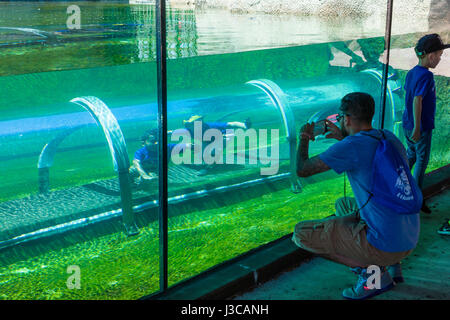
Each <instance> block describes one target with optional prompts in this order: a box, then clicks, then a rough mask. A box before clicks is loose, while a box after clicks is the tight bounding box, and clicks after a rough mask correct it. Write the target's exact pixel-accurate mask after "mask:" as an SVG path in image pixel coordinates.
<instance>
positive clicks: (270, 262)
mask: <svg viewBox="0 0 450 320" xmlns="http://www.w3.org/2000/svg"><path fill="white" fill-rule="evenodd" d="M424 185H425V186H424V191H423V194H424V198H425V199H427V198H430V197H432V196H433V195H435V194H437V193H439V192H441V191H442V190H444V189H447V188H448V187H449V186H450V165H447V166H445V167H442V168H439V169H437V170H435V171H433V172H430V173H428V174H427V175H426V176H425V181H424ZM291 237H292V234H288V235H286V236H284V237H282V238H280V239H278V240H275V241H273V242H270V243H268V244H266V245H263V246H261V247H258V248H256V249H253V250H251V251H249V252H247V253H245V254H243V255H241V256H238V257H236V258H234V259H231V260H228V261H226V262H224V263H222V264H220V265H217V266H214V267H213V268H211V269H208V270H207V271H205V272H203V273H201V274H199V275H197V276H195V277H193V278H190V279H187V280H185V281H182V282H180V283H178V284H176V285H174V286H172V287H170V288H169V289H168V290H167V291H165V292H162V293H157V294H154V295H150V296H146V297H143V298H142V299H155V300H206V299H208V300H218V299H231V298H233V297H234V296H236V295H239V294H242V293H244V292H246V291H249V290H251V289H253V288H254V287H256V286H258V285H260V284H262V283H264V282H266V281H268V280H271V279H273V278H274V277H276V276H277V275H278V274H280V273H281V272H286V271H288V270H290V269H293V268H296V267H297V266H299V265H300V264H301V263H303V262H305V261H306V260H308V259H310V258H312V257H313V256H314V255H312V254H311V253H309V252H307V251H304V250H302V249H299V248H298V247H297V246H296V245H295V244H294V243H293V242H292V241H291Z"/></svg>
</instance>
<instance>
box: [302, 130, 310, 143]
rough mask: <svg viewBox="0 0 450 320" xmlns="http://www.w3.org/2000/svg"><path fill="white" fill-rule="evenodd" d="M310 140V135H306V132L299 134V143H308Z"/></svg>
mask: <svg viewBox="0 0 450 320" xmlns="http://www.w3.org/2000/svg"><path fill="white" fill-rule="evenodd" d="M311 139H312V137H311V135H310V134H309V133H306V132H300V141H301V140H304V141H309V140H311Z"/></svg>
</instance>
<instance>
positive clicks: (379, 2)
mask: <svg viewBox="0 0 450 320" xmlns="http://www.w3.org/2000/svg"><path fill="white" fill-rule="evenodd" d="M431 1H434V2H436V1H444V2H447V1H448V0H396V1H394V14H396V15H401V16H415V15H426V16H428V12H429V10H430V2H431ZM169 2H170V3H171V4H173V5H177V4H183V5H192V6H195V7H200V8H222V9H228V10H230V11H232V12H235V13H250V12H263V13H268V14H276V15H278V14H300V15H318V16H323V17H336V16H338V17H340V16H358V17H367V16H371V15H374V14H381V15H384V14H385V12H386V7H387V0H169Z"/></svg>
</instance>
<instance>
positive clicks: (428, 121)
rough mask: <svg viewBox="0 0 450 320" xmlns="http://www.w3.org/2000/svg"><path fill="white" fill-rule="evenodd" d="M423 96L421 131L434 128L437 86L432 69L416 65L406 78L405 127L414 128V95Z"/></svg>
mask: <svg viewBox="0 0 450 320" xmlns="http://www.w3.org/2000/svg"><path fill="white" fill-rule="evenodd" d="M416 96H422V115H421V120H420V131H421V132H422V131H429V130H432V129H434V117H435V114H436V86H435V83H434V76H433V73H432V72H431V71H429V70H428V69H427V68H424V67H422V66H419V65H417V66H415V67H414V68H412V69H411V70H410V71H409V72H408V74H407V75H406V80H405V111H404V112H403V119H402V121H403V127H404V128H405V129H408V130H412V129H414V107H413V101H414V97H416Z"/></svg>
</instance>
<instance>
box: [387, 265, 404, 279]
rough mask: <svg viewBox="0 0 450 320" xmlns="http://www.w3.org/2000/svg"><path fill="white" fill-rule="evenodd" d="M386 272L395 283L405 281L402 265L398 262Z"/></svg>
mask: <svg viewBox="0 0 450 320" xmlns="http://www.w3.org/2000/svg"><path fill="white" fill-rule="evenodd" d="M388 272H389V275H390V276H391V278H392V280H394V282H395V283H401V282H404V281H405V279H403V274H402V265H401V264H400V262H399V263H396V264H393V265H392V266H389V267H388Z"/></svg>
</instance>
